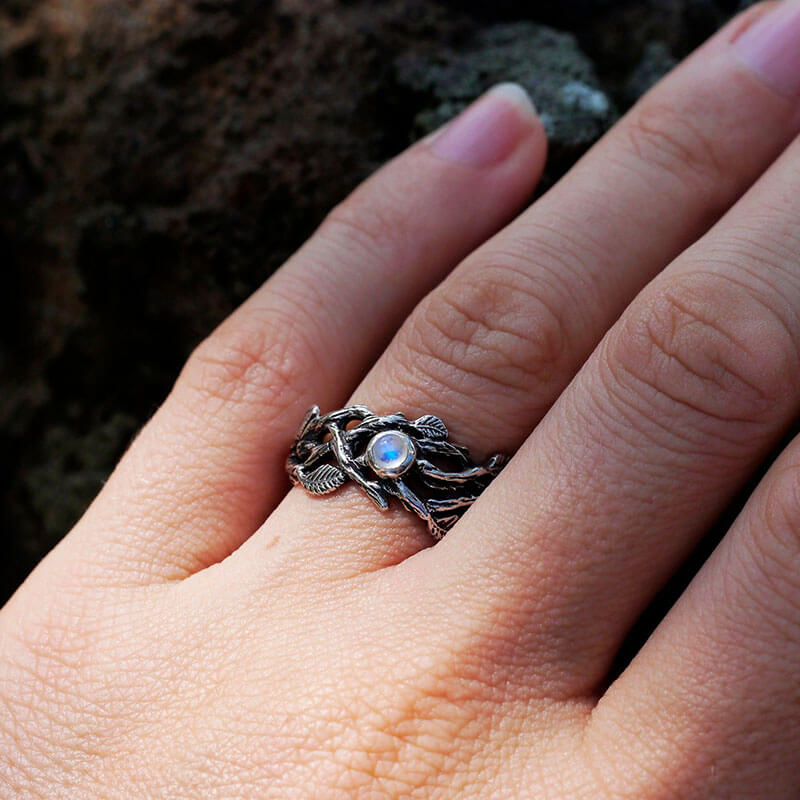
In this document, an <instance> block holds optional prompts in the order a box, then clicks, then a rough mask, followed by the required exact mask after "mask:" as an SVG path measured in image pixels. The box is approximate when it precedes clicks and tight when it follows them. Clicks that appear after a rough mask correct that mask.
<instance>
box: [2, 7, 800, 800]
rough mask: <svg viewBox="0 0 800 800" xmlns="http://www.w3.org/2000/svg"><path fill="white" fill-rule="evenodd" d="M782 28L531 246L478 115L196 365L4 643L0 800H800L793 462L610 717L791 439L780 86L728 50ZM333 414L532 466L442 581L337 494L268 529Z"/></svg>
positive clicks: (788, 233) (661, 98)
mask: <svg viewBox="0 0 800 800" xmlns="http://www.w3.org/2000/svg"><path fill="white" fill-rule="evenodd" d="M797 7H798V8H800V5H798V6H797ZM786 8H787V6H780V5H778V4H774V3H770V4H765V5H763V6H759V7H756V8H754V9H751V10H750V11H749V12H747V13H746V14H745V15H743V16H742V17H740V18H738V19H737V20H735V21H734V22H733V23H731V25H729V26H728V27H727V28H726V29H725V30H723V31H722V32H720V34H718V35H717V36H716V37H715V38H714V39H713V40H712V41H711V42H709V43H708V44H707V45H706V46H704V47H703V48H702V49H701V50H700V51H699V52H698V53H697V54H695V56H693V57H692V58H691V59H690V60H689V61H688V62H686V63H685V64H684V65H682V66H681V67H679V68H678V70H677V71H676V72H675V73H674V74H673V75H671V76H669V77H668V78H667V79H666V80H665V81H664V82H663V83H662V84H661V85H659V86H658V87H656V88H655V89H654V90H653V91H652V92H651V94H650V95H648V96H647V97H646V98H644V99H643V100H642V101H641V103H640V104H639V105H638V106H637V107H636V108H635V109H634V110H633V111H632V112H631V113H630V115H629V116H628V117H627V118H626V119H625V120H623V121H622V122H621V123H620V124H619V125H618V126H617V127H616V128H615V129H614V130H613V131H612V132H611V133H610V134H609V135H608V136H607V137H606V139H605V140H604V141H602V142H601V143H600V144H598V145H597V147H596V148H595V149H594V150H593V151H592V152H591V153H589V154H588V155H587V156H586V158H585V159H584V160H583V161H582V162H581V163H580V164H578V165H577V166H576V168H575V169H574V170H573V171H572V172H571V173H570V175H568V176H567V177H566V178H565V179H564V180H563V181H562V182H561V183H560V184H559V186H557V187H556V188H555V189H553V190H552V191H551V192H549V193H548V194H547V195H546V196H545V197H543V198H542V199H541V200H539V201H538V202H537V203H535V204H534V205H533V206H532V207H531V208H529V209H527V210H525V211H524V212H522V213H521V209H522V206H523V205H524V203H525V201H526V199H527V198H528V197H529V196H530V194H531V192H532V191H533V189H534V187H535V185H536V182H537V180H538V177H539V175H540V173H541V169H542V166H543V163H544V159H545V150H546V143H545V139H544V131H543V128H542V126H541V123H540V121H539V120H538V119H537V118H536V117H535V115H534V113H533V111H532V109H530V108H528V107H526V105H525V103H524V100H523V99H521V98H520V96H519V95H518V93H516V92H515V91H514V90H510V89H508V88H507V87H506V88H505V89H501V90H499V91H496V92H493V93H491V94H490V95H489V96H487V97H486V98H484V99H483V100H481V101H479V104H478V106H476V107H474V108H473V110H472V111H471V112H470V111H468V112H467V114H466V115H465V117H463V118H462V119H461V120H460V122H459V121H457V122H455V123H453V124H452V125H454V126H455V125H461V127H460V128H459V129H458V130H456V129H455V128H453V127H451V128H449V129H447V130H446V131H445V133H444V134H442V135H441V136H440V137H438V138H437V137H432V138H429V139H428V140H425V141H424V142H422V143H420V144H418V145H416V146H415V147H413V148H411V150H409V151H408V152H407V153H405V154H403V155H401V156H399V157H398V158H397V159H396V160H395V161H393V162H392V163H391V164H389V165H387V166H386V167H385V168H384V169H383V170H381V171H380V172H378V173H377V174H376V175H375V176H373V177H372V178H371V179H370V180H369V181H368V182H367V183H366V184H365V185H364V186H362V187H361V188H360V189H359V190H358V191H357V192H356V193H355V195H354V196H353V197H351V198H350V199H348V200H347V201H345V202H344V203H343V204H342V205H341V206H340V207H339V208H337V209H336V210H335V211H334V212H333V213H332V214H331V216H330V218H329V219H328V220H326V222H325V223H324V224H323V225H322V227H321V228H320V230H319V231H318V233H317V234H316V235H315V236H314V238H313V239H312V240H311V241H310V242H309V243H308V244H306V245H305V246H304V247H303V248H302V249H301V250H300V251H299V252H298V253H297V254H296V255H295V256H294V257H293V258H292V259H291V260H290V261H289V262H288V263H287V265H286V266H285V267H284V268H283V269H282V270H281V271H280V272H279V273H278V274H277V275H275V276H274V277H273V278H271V279H270V280H269V281H268V282H267V283H266V284H265V286H264V287H263V288H262V289H261V290H259V292H257V293H256V295H254V297H253V298H251V299H250V300H249V301H248V302H247V303H246V304H245V305H244V306H243V307H242V308H241V309H240V310H239V311H237V312H236V313H235V314H234V315H233V316H232V317H231V318H230V319H229V320H227V321H226V322H225V323H224V324H223V325H222V326H221V327H220V328H219V329H218V330H217V331H216V332H214V333H213V334H212V335H211V336H210V337H209V338H208V340H207V341H206V342H204V343H203V344H202V345H200V347H199V348H198V350H197V351H196V352H195V353H194V354H193V355H192V357H191V358H190V359H189V361H188V363H187V365H186V367H185V369H184V370H183V372H182V374H181V376H180V378H179V379H178V381H177V383H176V386H175V389H174V390H173V392H172V393H171V394H170V396H169V397H168V398H167V400H166V401H165V403H164V405H163V406H162V408H161V409H160V410H159V411H158V412H157V413H156V415H155V416H154V418H153V419H152V420H151V422H150V423H149V424H148V425H147V426H146V428H145V429H144V430H143V431H142V432H141V433H140V435H139V436H138V437H137V439H136V441H135V442H134V443H133V444H132V446H131V448H130V450H129V452H128V453H127V454H126V456H125V457H124V459H123V460H122V462H121V463H120V465H119V466H118V468H117V470H116V471H115V473H114V475H113V476H112V477H111V478H110V480H109V482H108V484H107V485H106V487H105V488H104V490H103V491H102V493H101V494H100V495H99V497H98V498H97V499H96V501H95V502H94V504H93V505H92V507H91V508H90V509H89V510H88V511H87V513H86V515H85V516H84V517H83V519H82V520H81V521H80V522H79V523H78V525H77V526H76V528H75V529H74V530H73V531H72V532H71V533H70V534H69V535H68V536H67V537H66V538H65V539H64V540H63V541H62V542H61V544H59V546H58V547H57V548H56V549H55V550H54V551H53V552H52V553H51V554H50V555H49V556H48V557H47V559H45V561H43V562H42V564H41V565H40V566H39V567H38V568H37V569H36V570H35V571H34V573H33V574H32V575H31V576H30V577H29V579H28V580H27V581H26V583H25V584H24V585H23V586H22V587H21V588H20V590H19V591H18V592H17V593H16V594H15V595H14V597H13V598H12V599H11V600H10V601H9V602H8V604H7V605H6V606H5V607H4V608H3V609H2V610H1V611H0V796H2V797H24V798H48V800H58V799H59V798H137V800H138V798H151V797H152V798H176V799H177V798H201V797H202V798H276V799H278V798H280V800H296V799H298V800H299V798H325V799H326V800H328V798H330V799H331V800H338V799H339V798H359V799H360V798H367V799H369V800H378V799H379V798H380V799H383V798H450V797H453V798H476V799H478V800H483V799H484V798H487V799H488V798H491V799H492V800H497V799H498V798H499V799H501V800H502V799H505V798H520V799H521V800H528V799H530V800H533V799H534V798H535V799H536V800H562V799H563V800H566V798H570V800H584V799H585V800H611V798H623V799H624V798H630V799H631V800H633V798H636V799H637V800H678V799H682V798H687V800H689V799H690V798H691V799H692V800H694V799H695V798H713V799H714V800H725V799H727V798H730V799H731V800H734V799H736V800H738V798H742V800H753V798H755V799H756V800H760V798H769V799H770V800H781V799H782V798H796V797H797V796H798V791H800V770H799V769H798V767H797V764H796V743H797V741H798V740H800V722H798V720H800V689H798V683H797V679H796V675H797V673H798V666H799V665H800V581H798V578H797V575H798V574H800V571H799V569H798V568H800V536H798V530H800V492H799V491H798V486H800V480H799V476H800V471H799V469H800V449H798V448H799V447H800V444H798V443H796V442H795V443H791V444H790V445H789V446H788V448H787V449H786V451H785V452H784V453H783V454H782V455H781V456H780V458H779V459H778V461H777V462H776V463H775V465H774V466H773V467H772V469H771V470H770V471H769V473H768V474H767V476H766V478H765V479H764V480H763V482H762V483H761V485H760V486H759V487H758V489H757V490H756V491H755V492H754V494H753V495H752V497H751V498H750V501H749V503H748V504H747V506H746V508H745V510H744V512H743V513H742V515H741V516H740V517H739V519H738V520H737V521H736V522H735V523H734V525H733V527H732V528H731V530H730V532H729V533H728V534H727V536H726V537H725V539H724V541H723V542H722V544H721V545H720V547H719V548H718V550H717V551H716V552H715V553H714V554H713V556H712V557H711V558H710V560H709V561H708V562H707V564H706V565H705V566H704V568H703V569H702V570H701V572H700V573H699V574H698V575H697V576H696V578H695V579H694V581H693V582H692V584H691V585H690V587H689V589H688V590H687V591H686V593H685V594H684V595H683V597H682V598H681V599H680V600H679V602H678V603H677V605H676V606H675V608H674V609H673V610H672V611H671V612H670V613H669V614H668V615H667V617H666V618H665V619H664V620H663V621H662V622H661V624H660V625H659V627H658V628H657V630H656V631H655V633H654V634H653V636H652V637H651V639H650V640H649V641H648V643H647V644H646V645H645V647H644V648H643V649H642V651H641V652H640V653H639V654H638V656H637V657H636V658H635V659H634V661H633V663H632V664H631V665H630V666H629V668H628V669H627V670H626V671H625V672H624V673H623V675H622V676H621V677H619V678H618V679H617V680H615V681H614V682H613V683H612V684H611V686H610V687H606V685H605V684H606V674H607V671H608V669H609V667H610V665H611V663H612V661H613V659H614V655H615V653H616V651H617V648H618V647H619V644H620V641H621V639H622V638H623V637H624V635H625V633H626V631H627V630H629V628H630V626H631V625H632V624H633V623H634V621H635V620H636V618H637V617H638V616H639V615H641V613H642V612H643V611H644V609H645V608H646V607H647V605H648V603H649V602H650V600H651V599H652V597H653V595H654V594H655V593H656V592H657V591H658V589H659V587H660V586H661V585H662V584H663V582H664V581H665V580H666V579H667V578H668V577H669V575H670V574H671V573H672V572H673V571H674V570H675V569H677V568H678V567H679V565H680V563H681V561H682V560H683V559H684V558H685V557H686V555H687V554H688V553H689V552H691V550H692V548H693V547H694V546H695V545H696V544H697V542H698V540H699V538H700V537H701V536H702V535H703V533H704V532H705V531H706V530H707V528H708V527H709V526H710V525H711V524H712V522H713V520H714V518H715V517H716V515H717V514H718V513H720V512H721V511H722V510H723V509H724V507H725V505H726V504H727V503H728V502H730V498H731V496H732V494H733V493H734V492H735V491H736V489H737V488H738V487H739V486H740V485H741V484H742V483H743V482H744V481H745V480H746V479H747V477H748V476H749V475H750V474H751V473H752V471H753V470H754V469H755V468H756V467H757V466H758V464H759V463H760V462H761V461H762V460H763V459H764V458H765V457H766V456H767V455H768V453H769V450H770V448H771V447H773V446H774V445H775V443H776V442H777V441H778V440H779V439H780V437H781V436H782V435H783V434H784V433H785V431H786V430H787V428H788V427H789V426H790V425H791V423H792V421H793V419H794V418H795V417H796V415H797V412H798V410H800V409H798V406H800V403H798V397H800V391H799V390H800V386H798V381H797V378H796V375H797V374H798V373H797V367H798V361H800V315H799V314H797V312H796V311H795V309H796V308H798V307H800V259H798V257H797V253H798V252H800V233H798V231H797V225H796V220H797V218H798V214H800V201H799V200H798V199H797V198H798V197H800V192H799V191H798V188H799V187H800V142H798V141H795V139H796V136H797V134H798V132H800V76H798V81H797V86H798V92H797V96H795V94H794V93H793V92H791V91H788V90H787V86H789V84H788V83H787V81H789V79H790V77H791V76H790V71H789V70H788V68H786V67H785V65H783V67H782V71H781V82H780V84H779V85H778V84H775V83H774V82H771V81H770V80H769V79H768V78H769V76H767V75H764V74H762V72H759V71H758V70H755V71H754V69H753V68H750V67H748V62H747V60H746V57H745V55H743V52H744V51H743V50H742V48H741V46H740V45H737V44H736V43H737V42H739V41H741V40H742V37H743V36H745V35H746V34H747V33H748V32H749V31H752V30H754V29H755V26H757V25H761V24H763V23H765V21H766V20H767V19H768V18H769V17H770V16H771V15H773V14H775V13H780V14H783V15H784V16H783V17H782V18H781V29H782V30H787V29H788V27H787V25H788V23H787V20H788V19H789V17H788V16H786V15H787V13H789V14H790V13H791V12H786V11H785V9H786ZM797 16H798V19H800V13H798V15H797ZM798 41H800V34H798ZM784 49H785V51H786V52H787V53H790V52H793V51H791V49H790V48H784ZM762 51H763V48H761V51H760V52H762ZM781 52H783V51H781ZM767 61H768V60H765V59H764V58H763V57H762V59H761V62H759V63H762V62H763V63H767ZM770 63H771V62H770ZM798 72H800V65H798ZM469 115H471V116H469ZM467 117H469V118H468V119H467ZM465 119H467V123H469V124H468V125H467V127H465V126H464V120H465ZM470 120H471V122H470ZM476 120H477V122H476ZM469 125H472V127H471V128H470V127H469ZM493 125H500V126H501V127H502V131H503V135H502V136H497V137H495V138H493ZM454 130H455V132H454ZM476 130H477V131H478V132H479V134H480V136H481V137H484V138H481V139H480V141H478V140H477V139H476V138H475V137H476V136H477V135H478V133H475V131H476ZM470 131H472V132H471V133H470ZM654 186H657V187H659V191H658V192H654V191H653V187H654ZM515 215H519V216H518V217H517V218H516V220H515V221H514V222H512V223H511V224H510V225H509V224H508V223H509V222H510V221H511V220H512V219H514V217H515ZM576 220H581V224H580V225H578V224H576ZM504 226H506V227H504ZM331 265H335V266H336V268H335V269H334V268H332V266H331ZM709 276H711V277H709ZM320 281H321V282H322V283H319V282H320ZM645 287H647V288H645ZM643 289H644V291H643V292H642V290H643ZM331 298H333V300H334V301H335V302H331ZM331 308H333V309H336V311H334V312H331V311H329V310H328V311H326V309H331ZM287 309H288V310H287ZM345 312H347V313H345ZM354 314H357V315H358V316H357V319H358V320H359V326H352V325H351V324H348V319H352V317H353V315H354ZM620 315H622V317H621V319H619V322H617V319H618V318H619V317H620ZM309 331H311V333H309ZM348 336H349V337H350V338H349V339H346V340H345V343H346V347H342V338H341V337H348ZM601 341H602V343H601ZM598 345H599V346H598ZM342 352H344V353H345V354H346V357H347V358H346V362H342V361H341V360H340V361H336V353H340V354H341V353H342ZM382 353H383V354H382ZM381 354H382V355H381ZM579 370H580V372H579ZM578 372H579V374H578V376H577V378H575V375H576V373H578ZM348 399H354V400H355V401H358V402H364V403H367V404H368V405H370V406H372V407H373V408H374V410H376V411H378V412H379V413H385V412H390V411H394V410H398V409H402V410H404V411H405V412H407V413H408V414H409V415H412V414H419V413H437V414H440V415H441V416H442V417H443V418H444V419H445V420H446V421H447V423H448V426H449V427H450V428H451V431H452V434H453V439H454V440H456V441H459V442H463V443H465V444H467V445H468V446H470V448H471V449H472V450H473V452H474V453H475V454H476V455H479V456H482V455H484V454H485V453H487V452H489V451H490V450H495V449H498V450H499V449H502V450H508V451H518V454H517V456H516V457H515V459H514V460H513V461H512V463H511V464H510V466H509V467H508V468H507V471H506V472H504V473H503V475H501V476H500V478H498V479H497V481H495V483H494V484H493V485H492V486H491V487H490V489H489V490H487V492H486V493H485V495H484V496H483V497H482V498H481V500H480V501H479V502H478V503H477V504H476V506H475V507H474V509H472V510H471V511H470V513H469V514H468V515H467V517H466V518H465V519H464V520H462V522H461V523H459V525H458V526H456V528H455V529H454V530H453V531H452V532H451V533H449V534H448V536H447V537H446V538H445V539H444V540H443V541H442V542H440V543H438V544H436V546H434V547H431V546H430V545H431V541H430V539H429V538H428V535H427V533H426V532H425V530H424V529H423V528H422V526H420V525H419V524H418V521H417V520H415V519H413V518H412V517H411V516H410V515H408V514H406V513H405V512H402V511H400V510H398V509H397V508H394V507H393V508H392V509H391V510H390V511H388V512H387V513H386V514H380V513H378V512H377V511H376V510H375V509H374V508H373V507H372V506H371V505H370V503H369V501H368V500H366V499H365V498H364V497H363V495H362V494H361V493H360V492H359V491H358V490H357V489H356V488H354V487H347V488H344V489H342V490H340V491H339V492H337V493H336V494H334V495H331V496H329V497H326V498H324V499H319V498H309V497H308V496H306V495H305V494H303V493H302V492H301V491H299V490H293V491H291V492H289V493H288V494H287V487H286V482H285V478H284V476H283V474H282V462H283V459H284V458H285V455H286V452H287V449H288V445H289V442H290V441H291V438H292V436H293V434H294V429H295V426H296V424H297V422H298V421H299V420H300V418H301V417H302V414H303V412H304V411H305V408H306V407H307V406H309V405H311V404H312V403H313V402H320V403H322V404H323V405H324V406H325V407H326V410H327V409H328V408H334V407H337V406H342V405H344V404H345V403H347V402H348ZM488 414H493V415H494V416H496V418H497V419H498V420H499V421H500V422H499V423H498V426H497V430H496V431H489V433H490V434H491V435H487V430H488V427H491V426H488V427H487V426H486V425H483V424H476V421H479V420H484V419H486V418H487V415H488ZM534 429H535V430H534ZM532 431H533V433H532V434H531V432H532Z"/></svg>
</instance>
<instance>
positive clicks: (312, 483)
mask: <svg viewBox="0 0 800 800" xmlns="http://www.w3.org/2000/svg"><path fill="white" fill-rule="evenodd" d="M447 439H448V432H447V427H446V426H445V424H444V422H442V421H441V420H440V419H439V418H438V417H434V416H433V415H431V414H428V415H425V416H422V417H420V418H419V419H415V420H413V421H412V420H408V419H406V417H405V416H404V415H403V414H399V413H398V414H390V415H388V416H385V417H379V416H377V415H376V414H373V413H372V412H371V411H370V410H369V409H368V408H366V407H365V406H350V407H349V408H343V409H341V410H339V411H332V412H331V413H330V414H320V411H319V408H318V407H317V406H314V407H313V408H312V409H311V410H310V411H309V412H308V413H307V414H306V417H305V419H304V420H303V422H302V424H301V425H300V430H299V431H298V434H297V438H296V439H295V441H294V444H293V445H292V450H291V452H290V453H289V458H288V459H287V461H286V471H287V472H288V473H289V477H290V478H291V481H292V483H294V484H295V485H297V486H302V487H303V488H304V489H305V490H306V491H307V492H310V493H311V494H315V495H325V494H330V493H331V492H335V491H336V490H337V489H338V488H339V487H341V486H343V485H344V484H345V483H347V481H353V482H354V483H356V484H358V485H359V486H360V487H361V488H362V489H363V490H364V491H365V492H366V494H367V496H368V497H369V498H370V499H371V500H372V502H373V503H375V505H376V506H377V507H378V508H379V509H381V511H385V510H386V509H387V508H389V501H390V499H391V498H392V497H394V498H396V499H397V500H399V501H400V503H401V504H402V505H403V506H404V507H405V508H406V509H407V510H408V511H411V512H413V513H414V514H416V515H417V516H419V517H421V518H422V519H423V520H424V521H425V522H426V523H427V525H428V530H429V531H430V532H431V534H432V535H433V537H434V538H435V539H437V540H438V539H441V538H442V537H443V536H444V535H445V534H446V533H447V532H448V531H449V530H450V529H451V528H452V527H453V525H455V524H456V522H458V520H459V519H460V518H461V517H462V515H463V514H464V512H465V511H466V510H467V509H468V508H469V507H470V506H471V505H472V504H473V503H474V502H475V501H476V500H477V499H478V497H479V496H480V494H481V492H482V491H483V490H484V489H485V488H486V487H487V486H488V485H489V483H491V481H492V479H493V478H494V477H495V476H496V475H497V474H498V473H499V472H500V470H502V468H503V467H504V466H505V464H506V462H507V459H506V458H505V456H502V455H496V456H492V457H491V458H490V459H489V460H488V461H487V462H486V463H485V464H483V465H479V464H475V463H473V462H472V460H471V459H470V457H469V452H468V451H467V450H466V448H464V447H460V446H459V445H456V444H452V443H451V442H449V441H448V440H447Z"/></svg>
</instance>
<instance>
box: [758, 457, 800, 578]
mask: <svg viewBox="0 0 800 800" xmlns="http://www.w3.org/2000/svg"><path fill="white" fill-rule="evenodd" d="M759 522H760V525H759V526H758V527H759V529H760V530H761V536H760V537H759V540H758V542H757V543H758V545H759V550H760V551H761V552H762V553H766V552H768V551H770V550H774V548H775V545H776V544H777V545H778V549H779V551H780V555H779V556H778V558H777V561H778V564H779V567H778V568H779V569H780V570H781V571H783V570H785V568H786V564H787V563H791V562H787V560H786V552H787V550H788V551H789V552H790V553H791V554H792V555H793V557H794V558H792V559H791V560H792V561H793V560H794V559H796V558H797V555H798V553H800V458H797V457H796V460H795V462H794V463H789V464H783V465H781V466H779V467H778V468H776V469H775V470H774V471H773V473H772V474H771V475H769V476H768V477H767V484H766V487H765V492H764V498H763V502H762V504H761V506H760V520H759Z"/></svg>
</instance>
